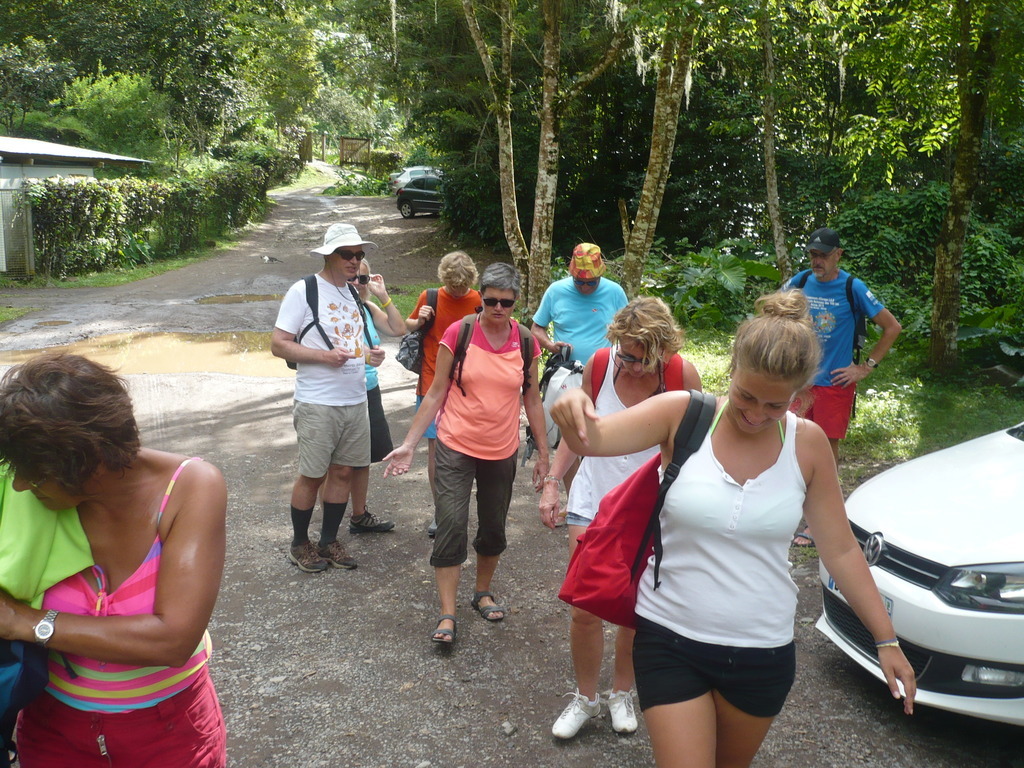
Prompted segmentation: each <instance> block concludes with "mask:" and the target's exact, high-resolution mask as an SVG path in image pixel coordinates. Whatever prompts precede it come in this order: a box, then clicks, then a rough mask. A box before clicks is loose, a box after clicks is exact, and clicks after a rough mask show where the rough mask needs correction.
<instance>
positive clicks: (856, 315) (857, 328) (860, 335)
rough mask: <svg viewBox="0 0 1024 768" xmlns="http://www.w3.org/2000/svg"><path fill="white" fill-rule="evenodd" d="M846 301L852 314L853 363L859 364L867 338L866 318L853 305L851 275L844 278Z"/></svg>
mask: <svg viewBox="0 0 1024 768" xmlns="http://www.w3.org/2000/svg"><path fill="white" fill-rule="evenodd" d="M846 300H847V301H848V302H850V312H852V313H853V322H854V329H853V362H855V363H858V364H859V363H860V351H861V349H863V348H864V344H865V343H866V341H867V336H868V318H867V316H866V315H865V314H864V313H863V312H858V311H857V305H856V304H854V303H853V275H847V276H846Z"/></svg>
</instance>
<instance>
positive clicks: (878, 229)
mask: <svg viewBox="0 0 1024 768" xmlns="http://www.w3.org/2000/svg"><path fill="white" fill-rule="evenodd" d="M948 199H949V188H948V187H947V186H946V185H945V184H940V183H937V182H934V183H929V184H925V185H923V186H921V187H919V188H917V189H911V190H907V191H903V192H893V191H881V192H876V193H874V194H872V195H869V196H868V197H866V198H864V199H863V200H861V201H860V202H858V203H856V204H854V205H851V206H849V207H847V208H845V209H844V210H843V212H842V213H840V214H839V215H838V216H836V217H835V219H834V221H833V222H832V226H834V227H835V229H837V230H838V231H839V232H840V234H841V236H842V240H843V248H844V251H845V253H844V256H843V261H842V263H841V265H840V266H841V267H842V268H844V269H846V270H847V271H848V272H850V273H851V274H853V275H856V276H857V277H859V278H861V279H862V280H864V282H865V283H867V284H868V286H869V287H871V288H872V289H873V290H874V291H875V292H877V293H878V294H879V296H880V298H881V299H882V300H883V301H884V302H885V304H886V306H887V307H889V308H890V309H891V310H892V312H893V314H894V315H896V316H897V317H898V318H900V321H901V322H903V323H904V325H906V324H907V321H908V320H909V321H910V322H912V323H919V322H920V321H921V319H922V317H927V314H928V313H930V310H929V309H928V305H929V304H930V301H931V293H932V282H933V275H934V271H935V242H936V240H937V239H938V236H939V229H940V227H941V224H942V217H943V215H944V213H945V209H946V205H947V203H948ZM1019 247H1020V241H1019V239H1017V238H1015V237H1014V236H1013V235H1012V233H1011V232H1009V231H1008V230H1007V229H1006V228H1005V227H1004V226H1003V225H1002V224H1000V223H991V222H984V221H979V220H978V218H977V217H974V218H972V222H971V227H970V229H969V231H968V235H967V242H966V244H965V247H964V257H963V272H962V276H961V284H960V295H961V300H962V302H963V307H962V311H963V313H965V314H968V315H969V314H973V313H976V312H980V311H986V310H988V309H990V308H992V307H998V306H1003V305H1007V304H1010V305H1016V306H1018V307H1020V308H1022V309H1024V291H1022V289H1024V275H1022V274H1021V269H1020V265H1019V264H1018V263H1017V259H1016V256H1015V254H1016V253H1017V251H1018V249H1019ZM924 327H927V323H925V326H924Z"/></svg>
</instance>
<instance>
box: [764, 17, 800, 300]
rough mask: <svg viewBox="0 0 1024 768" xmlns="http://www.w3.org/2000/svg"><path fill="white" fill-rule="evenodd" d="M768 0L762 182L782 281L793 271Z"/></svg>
mask: <svg viewBox="0 0 1024 768" xmlns="http://www.w3.org/2000/svg"><path fill="white" fill-rule="evenodd" d="M768 2H769V0H764V2H763V5H762V9H761V14H760V16H759V18H758V26H759V27H760V32H761V39H762V43H763V49H764V102H763V104H762V107H761V109H762V114H763V117H764V134H763V141H764V183H765V187H766V190H767V193H768V219H769V220H770V221H771V225H772V242H773V244H774V245H775V266H777V267H778V268H779V272H780V273H781V274H782V280H783V282H785V281H786V280H788V279H789V278H790V276H791V275H792V274H793V265H792V264H791V263H790V260H789V249H788V248H787V247H786V230H785V229H784V228H783V226H782V211H781V209H780V206H779V178H778V175H777V174H776V165H775V114H776V106H775V51H774V50H773V48H772V22H771V18H770V17H769V15H768V14H769V8H768Z"/></svg>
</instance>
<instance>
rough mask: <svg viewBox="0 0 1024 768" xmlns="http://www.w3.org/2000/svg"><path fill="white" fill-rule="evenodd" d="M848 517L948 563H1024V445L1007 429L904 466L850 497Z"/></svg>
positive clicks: (899, 544)
mask: <svg viewBox="0 0 1024 768" xmlns="http://www.w3.org/2000/svg"><path fill="white" fill-rule="evenodd" d="M1014 431H1016V432H1017V433H1018V434H1019V433H1020V431H1021V427H1020V425H1019V426H1018V427H1016V428H1014ZM847 513H848V515H849V517H850V520H851V521H852V522H853V523H855V524H856V525H859V526H860V527H861V528H864V529H865V530H866V531H867V532H868V533H875V532H880V533H881V534H882V535H883V536H884V537H885V540H886V541H887V542H888V543H890V544H892V545H894V546H897V547H900V548H901V549H905V550H907V551H909V552H912V553H913V554H915V555H919V556H920V557H924V558H927V559H929V560H934V561H935V562H938V563H941V564H943V565H972V564H977V563H1004V562H1020V561H1022V560H1024V440H1022V439H1021V438H1019V437H1014V436H1013V435H1012V434H1010V430H1003V431H1001V432H996V433H993V434H991V435H985V436H984V437H979V438H977V439H975V440H970V441H968V442H966V443H961V444H960V445H955V446H953V447H951V448H946V449H943V450H941V451H936V452H935V453H930V454H927V455H925V456H921V457H920V458H917V459H913V460H911V461H908V462H906V463H905V464H900V465H899V466H897V467H893V468H892V469H890V470H888V471H886V472H883V473H882V474H880V475H878V476H877V477H874V478H872V479H871V480H869V481H868V482H866V483H864V484H863V485H862V486H860V487H859V488H857V490H855V491H854V492H853V493H852V494H850V498H849V499H848V500H847Z"/></svg>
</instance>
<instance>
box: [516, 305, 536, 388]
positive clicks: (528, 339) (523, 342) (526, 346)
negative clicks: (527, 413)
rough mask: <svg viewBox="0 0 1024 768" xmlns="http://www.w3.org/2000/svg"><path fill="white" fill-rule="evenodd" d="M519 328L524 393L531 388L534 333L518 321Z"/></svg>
mask: <svg viewBox="0 0 1024 768" xmlns="http://www.w3.org/2000/svg"><path fill="white" fill-rule="evenodd" d="M516 327H517V328H519V351H520V352H521V353H522V355H523V394H524V395H525V394H526V390H528V389H529V388H530V368H531V366H532V365H533V334H532V333H530V332H529V331H528V330H526V328H525V327H524V326H523V325H522V323H518V322H517V323H516Z"/></svg>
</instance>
